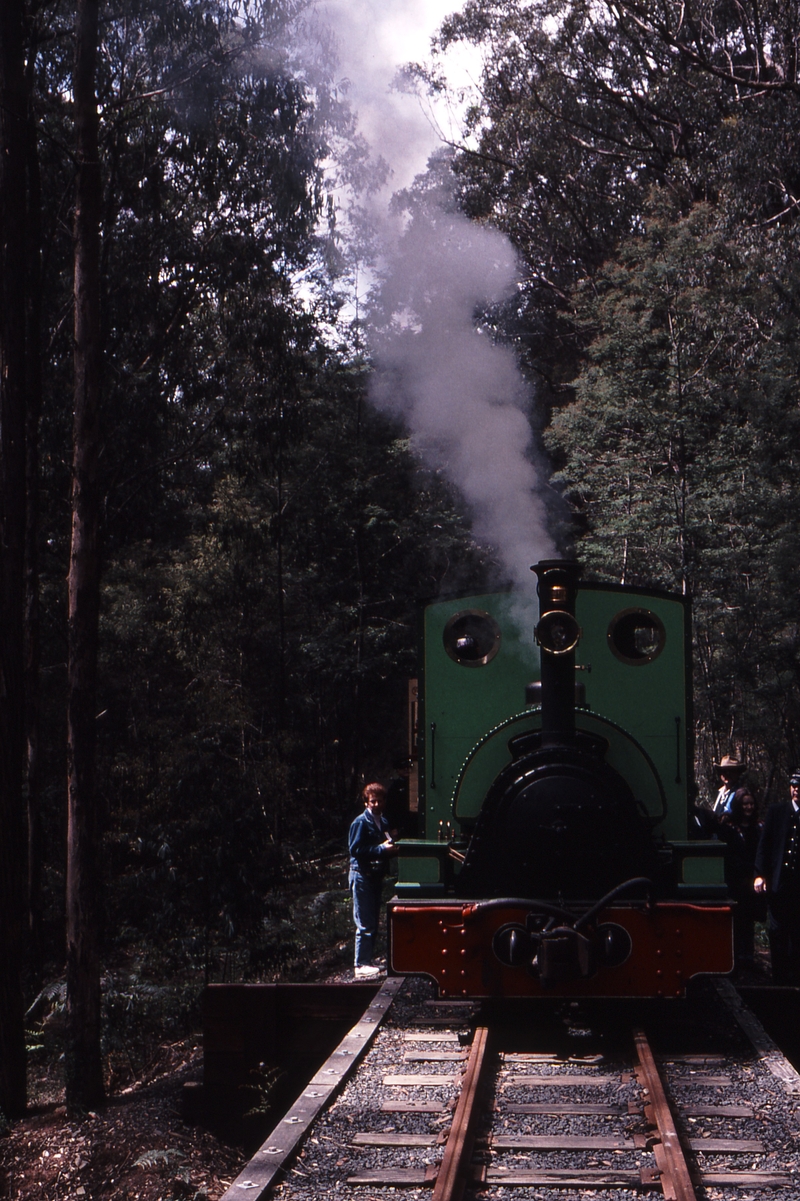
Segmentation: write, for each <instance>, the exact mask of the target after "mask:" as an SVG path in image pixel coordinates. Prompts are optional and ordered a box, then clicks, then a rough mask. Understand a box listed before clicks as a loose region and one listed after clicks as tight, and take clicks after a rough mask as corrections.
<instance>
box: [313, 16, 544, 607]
mask: <svg viewBox="0 0 800 1201" xmlns="http://www.w3.org/2000/svg"><path fill="white" fill-rule="evenodd" d="M439 4H440V8H439V11H438V13H437V12H436V9H435V0H434V3H433V4H432V0H395V2H394V3H393V4H392V6H391V8H390V9H387V7H386V5H385V0H360V2H359V3H358V4H352V3H345V2H343V0H328V3H326V4H325V6H324V7H323V8H321V9H320V13H321V14H324V16H325V18H326V19H327V20H328V21H329V22H330V23H331V26H332V28H333V30H334V33H335V36H336V40H337V43H338V47H339V53H340V58H341V62H342V66H343V69H344V70H345V72H346V74H347V75H348V77H349V78H350V79H351V81H352V85H353V87H352V93H351V98H352V102H353V104H354V106H355V107H356V109H357V110H358V112H359V119H360V125H361V128H362V130H363V132H364V133H365V134H366V135H367V137H368V138H369V139H370V141H371V142H372V145H373V146H374V147H375V146H377V148H378V149H379V150H380V153H381V155H382V156H383V157H384V158H385V159H387V160H388V162H389V165H390V167H391V169H392V183H393V185H394V186H395V187H399V186H401V185H404V184H406V183H408V182H409V170H410V168H411V167H412V166H413V168H414V169H417V170H418V169H420V168H421V166H422V162H421V161H420V160H421V143H422V144H423V145H427V146H430V147H431V149H432V148H433V146H432V131H431V129H430V126H427V129H426V131H425V132H426V133H427V136H426V137H424V138H423V137H422V133H423V130H422V129H421V124H420V123H421V122H423V120H424V119H423V118H422V114H421V113H420V112H419V111H418V110H414V111H411V110H410V109H409V108H408V105H409V104H412V105H413V101H411V99H410V98H409V97H399V96H397V95H396V94H392V93H391V90H390V85H391V80H392V78H393V76H394V74H395V71H396V70H397V67H398V58H399V55H400V53H402V52H401V51H399V49H398V45H397V37H396V36H394V37H393V36H392V32H393V31H394V33H395V35H396V34H397V32H398V31H399V30H401V29H403V28H405V29H409V28H420V27H424V24H425V23H427V22H431V21H435V20H437V17H438V20H441V19H442V17H443V16H444V15H445V13H446V11H448V10H449V9H450V8H451V7H452V5H450V4H448V5H447V8H445V7H443V6H442V0H439ZM426 18H427V22H426ZM432 32H433V29H431V30H430V33H432ZM403 49H407V47H406V46H404V47H403ZM406 57H408V54H406ZM398 104H401V105H402V104H405V105H406V108H405V109H402V111H401V109H399V108H398ZM376 137H377V138H378V139H379V140H377V141H376V140H375V139H376ZM423 158H424V152H423ZM373 212H374V210H373ZM385 231H386V232H385V244H386V245H387V247H391V249H390V250H389V251H388V253H387V262H386V264H385V265H384V270H383V273H382V279H383V283H382V286H381V287H380V289H378V291H377V295H376V303H375V304H374V305H373V309H372V325H373V328H372V331H371V336H370V342H371V345H372V349H373V353H374V358H375V363H376V368H377V370H376V376H375V381H374V387H373V400H374V402H375V403H376V404H377V405H378V406H379V407H380V408H384V409H388V410H391V411H392V412H395V413H397V414H400V415H402V416H403V418H404V419H405V421H406V423H407V425H408V428H409V432H410V435H411V440H412V445H413V446H414V448H415V450H416V451H417V452H418V453H419V454H420V455H421V456H422V458H423V459H424V461H425V462H426V463H427V464H428V465H429V466H431V467H433V468H435V469H440V470H442V471H443V472H444V474H445V475H446V477H447V478H448V479H449V480H450V481H451V482H452V483H453V484H455V485H456V486H457V487H458V489H460V491H461V492H462V494H463V496H464V497H465V499H466V500H467V502H468V504H469V506H470V510H471V513H472V516H473V529H474V533H475V536H476V538H477V539H479V540H480V541H481V542H485V543H488V544H489V545H491V546H492V547H494V548H495V549H496V551H497V554H498V557H499V559H500V562H501V564H502V567H503V570H504V572H505V574H506V575H507V578H508V579H509V580H510V581H511V582H512V583H513V584H514V585H515V586H516V587H517V588H520V589H522V590H523V591H524V592H526V593H528V594H530V593H531V592H532V590H533V589H534V587H535V580H534V577H533V576H532V575H531V572H530V570H529V569H530V566H531V564H532V563H534V562H536V561H537V560H538V559H539V558H546V557H549V556H552V555H553V554H554V553H555V552H554V548H553V545H552V542H551V540H550V538H549V536H548V534H547V531H546V524H545V511H544V506H543V504H542V501H541V499H540V496H539V494H538V488H539V484H538V481H537V476H536V471H535V467H534V465H533V463H532V461H531V458H530V450H531V441H532V433H531V427H530V423H529V420H528V417H527V412H526V410H527V408H528V406H529V404H530V396H529V393H528V390H527V388H526V385H525V384H524V381H523V380H522V378H521V376H520V373H519V371H518V368H517V363H516V360H515V356H514V354H513V351H512V350H511V349H509V348H508V347H503V346H499V345H497V344H496V343H495V342H493V340H492V338H491V336H490V335H489V334H487V333H486V332H485V330H484V331H482V330H481V329H480V327H479V326H478V324H477V322H476V313H478V312H479V311H480V310H481V309H484V308H485V307H486V306H490V305H493V304H497V303H499V302H501V301H502V300H504V299H505V298H506V297H508V296H510V295H511V294H512V293H513V291H514V289H515V287H516V283H517V278H518V265H517V262H516V257H515V254H514V251H513V248H512V246H511V244H510V243H509V241H508V239H507V238H505V237H504V236H503V235H502V234H500V233H499V232H497V231H494V230H491V229H488V228H486V227H484V226H479V225H476V224H474V223H472V222H470V221H467V219H466V218H464V217H463V216H461V215H460V214H459V213H457V212H454V211H452V203H451V202H450V197H449V196H446V195H444V193H442V196H441V201H440V203H439V204H437V203H436V202H435V199H434V191H432V190H429V191H428V193H427V200H426V203H423V204H420V205H419V206H418V207H417V209H416V211H415V214H414V217H413V219H412V220H411V221H410V222H409V224H408V226H407V228H406V229H405V232H404V233H403V234H402V236H401V237H400V238H399V240H398V239H397V237H396V234H397V224H396V222H394V221H390V220H389V215H388V213H386V214H385Z"/></svg>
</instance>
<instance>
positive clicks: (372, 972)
mask: <svg viewBox="0 0 800 1201" xmlns="http://www.w3.org/2000/svg"><path fill="white" fill-rule="evenodd" d="M353 974H354V976H355V978H356V980H374V979H375V978H376V976H380V974H381V969H380V968H379V967H373V966H372V964H365V965H364V966H363V967H357V968H355V970H354V972H353Z"/></svg>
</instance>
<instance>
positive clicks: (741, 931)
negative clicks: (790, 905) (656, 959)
mask: <svg viewBox="0 0 800 1201" xmlns="http://www.w3.org/2000/svg"><path fill="white" fill-rule="evenodd" d="M722 825H723V829H722V832H721V837H722V839H723V841H724V843H725V878H726V880H727V882H728V887H729V889H730V894H731V897H732V899H733V900H734V901H735V902H736V908H735V910H734V912H733V960H734V964H735V965H736V967H737V968H739V969H740V968H752V967H753V966H754V964H755V923H756V920H757V919H758V916H759V912H758V911H759V905H760V903H763V902H760V900H759V898H758V897H757V896H756V894H755V893H754V890H753V881H754V878H755V874H756V871H755V862H756V854H757V852H758V844H759V842H760V840H761V831H762V829H763V823H762V822H760V821H759V820H758V817H757V816H756V802H755V797H754V796H753V794H752V793H751V791H750V789H749V788H737V789H736V792H735V793H734V795H733V799H732V800H731V804H730V809H729V811H728V813H727V814H726V815H725V818H724V820H723V823H722ZM762 920H763V914H762Z"/></svg>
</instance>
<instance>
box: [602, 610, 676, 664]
mask: <svg viewBox="0 0 800 1201" xmlns="http://www.w3.org/2000/svg"><path fill="white" fill-rule="evenodd" d="M666 641H667V632H666V630H665V629H664V623H663V622H662V620H661V618H660V617H656V615H655V613H651V612H650V610H649V609H623V611H622V612H621V613H618V614H617V616H616V617H615V618H614V620H613V621H612V622H611V625H610V626H609V627H608V645H609V646H610V647H611V650H612V651H613V652H614V654H615V655H616V656H617V658H618V659H621V660H622V662H623V663H630V664H631V665H632V666H634V667H639V666H641V665H642V664H644V663H652V662H653V660H654V659H657V658H658V656H659V655H660V654H661V652H662V651H663V649H664V643H665V642H666Z"/></svg>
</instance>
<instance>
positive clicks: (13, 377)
mask: <svg viewBox="0 0 800 1201" xmlns="http://www.w3.org/2000/svg"><path fill="white" fill-rule="evenodd" d="M23 18H24V8H23V5H22V3H21V2H13V3H9V4H7V5H4V6H3V11H2V15H0V87H1V88H2V96H3V103H2V105H0V280H1V281H2V282H1V283H0V288H1V289H2V291H1V293H0V681H2V685H1V686H0V930H1V931H2V933H0V955H2V959H3V971H2V977H1V980H0V1110H2V1111H3V1112H4V1113H5V1114H7V1115H8V1116H16V1115H17V1114H19V1113H20V1112H22V1111H23V1110H24V1108H25V1104H26V1081H25V1049H24V1028H23V1003H22V981H21V970H22V962H23V932H24V920H23V919H24V913H25V909H24V895H25V890H24V887H23V878H24V877H23V866H24V862H25V859H24V847H25V842H24V822H23V815H24V806H23V797H22V782H23V759H24V744H25V730H24V720H23V717H24V664H23V601H24V588H23V573H24V554H25V469H26V459H25V424H26V412H27V369H28V363H27V356H26V345H27V340H26V333H27V331H26V313H27V309H28V299H27V268H26V262H25V248H26V245H27V230H28V226H27V212H28V199H27V196H28V187H27V128H28V96H27V89H26V86H25V79H24V54H23Z"/></svg>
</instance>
